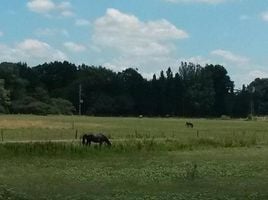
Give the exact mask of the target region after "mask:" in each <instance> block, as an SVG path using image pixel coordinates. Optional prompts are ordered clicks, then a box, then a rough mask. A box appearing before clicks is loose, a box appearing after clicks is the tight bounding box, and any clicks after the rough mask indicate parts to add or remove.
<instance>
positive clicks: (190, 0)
mask: <svg viewBox="0 0 268 200" xmlns="http://www.w3.org/2000/svg"><path fill="white" fill-rule="evenodd" d="M164 1H167V2H171V3H206V4H218V3H223V2H226V1H227V0H164Z"/></svg>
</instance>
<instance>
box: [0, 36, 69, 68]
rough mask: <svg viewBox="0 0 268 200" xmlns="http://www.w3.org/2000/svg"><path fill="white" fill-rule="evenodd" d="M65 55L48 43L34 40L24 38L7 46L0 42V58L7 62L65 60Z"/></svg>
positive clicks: (33, 62) (38, 62) (34, 62)
mask: <svg viewBox="0 0 268 200" xmlns="http://www.w3.org/2000/svg"><path fill="white" fill-rule="evenodd" d="M66 59H67V56H66V55H65V54H64V53H63V52H61V51H60V50H57V49H55V48H53V47H51V46H50V45H49V44H47V43H45V42H42V41H39V40H36V39H25V40H24V41H22V42H20V43H17V44H15V45H14V46H7V45H4V44H0V60H1V61H9V62H19V61H22V62H27V63H29V64H32V65H35V64H40V63H41V62H49V61H54V60H60V61H62V60H66Z"/></svg>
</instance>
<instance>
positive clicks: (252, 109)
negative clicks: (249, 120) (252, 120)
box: [250, 86, 255, 117]
mask: <svg viewBox="0 0 268 200" xmlns="http://www.w3.org/2000/svg"><path fill="white" fill-rule="evenodd" d="M254 93H255V87H254V86H253V87H252V89H251V101H250V114H251V116H252V117H253V115H254V99H253V98H254V97H253V94H254Z"/></svg>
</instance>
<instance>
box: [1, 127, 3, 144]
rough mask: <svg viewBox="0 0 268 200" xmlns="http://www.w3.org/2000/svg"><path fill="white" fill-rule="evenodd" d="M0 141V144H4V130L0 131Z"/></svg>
mask: <svg viewBox="0 0 268 200" xmlns="http://www.w3.org/2000/svg"><path fill="white" fill-rule="evenodd" d="M1 139H2V142H4V130H3V129H1Z"/></svg>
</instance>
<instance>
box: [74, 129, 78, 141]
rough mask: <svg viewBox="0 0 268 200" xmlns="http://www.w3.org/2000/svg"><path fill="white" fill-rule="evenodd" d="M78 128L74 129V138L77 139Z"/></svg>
mask: <svg viewBox="0 0 268 200" xmlns="http://www.w3.org/2000/svg"><path fill="white" fill-rule="evenodd" d="M77 134H78V130H77V129H76V130H75V139H77Z"/></svg>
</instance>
